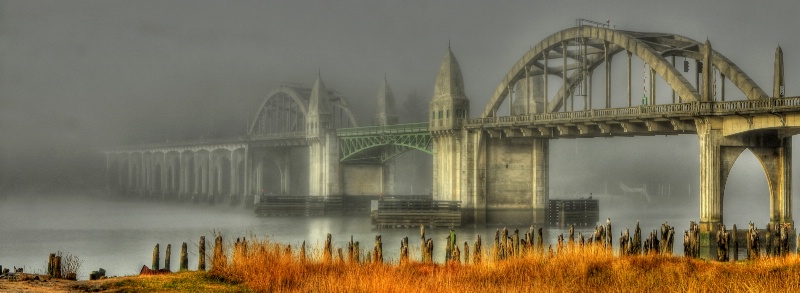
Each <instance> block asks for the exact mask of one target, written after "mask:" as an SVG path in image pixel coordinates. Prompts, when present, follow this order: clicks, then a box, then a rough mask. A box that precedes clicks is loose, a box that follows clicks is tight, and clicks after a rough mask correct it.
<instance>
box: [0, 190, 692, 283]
mask: <svg viewBox="0 0 800 293" xmlns="http://www.w3.org/2000/svg"><path fill="white" fill-rule="evenodd" d="M696 215H697V211H695V210H682V209H673V210H669V209H665V208H663V207H658V206H653V207H647V208H645V206H642V207H641V208H637V209H630V208H624V209H623V208H621V207H619V205H616V204H614V202H603V201H601V212H600V218H601V219H602V220H601V222H602V223H605V218H607V217H611V218H612V230H613V234H614V236H615V249H616V243H617V241H618V240H617V238H618V236H619V233H620V229H623V230H624V229H625V228H628V227H629V228H631V230H632V229H633V227H634V226H635V224H636V221H637V220H639V221H640V222H641V227H642V230H643V236H644V237H646V235H647V233H648V232H649V231H651V230H653V229H656V228H658V227H659V226H660V224H661V223H663V222H664V221H668V222H669V223H670V224H672V225H674V226H676V228H675V230H676V237H675V238H676V243H675V251H676V253H678V254H681V252H682V251H683V245H682V239H683V236H682V231H683V230H685V229H687V227H688V223H689V221H690V220H692V219H694V217H696ZM497 228H502V227H487V228H482V229H474V228H460V229H456V232H457V237H458V241H459V243H462V244H461V245H463V242H464V241H469V242H470V246H473V242H474V241H475V239H476V237H477V235H481V238H483V242H484V246H488V245H489V244H490V243H491V242H492V241H493V238H494V233H495V229H497ZM514 228H518V229H520V234H523V233H524V231H527V229H528V227H509V229H510V230H512V231H513V229H514ZM214 231H219V232H221V233H222V235H223V237H225V241H226V242H229V241H231V240H233V241H235V238H236V237H248V238H250V237H252V236H257V237H259V238H264V237H268V238H269V239H271V240H273V241H277V242H281V243H286V244H291V245H292V246H294V247H298V246H299V245H300V243H301V242H302V241H304V240H305V241H307V245H309V247H315V246H316V247H320V246H322V243H323V242H324V239H325V235H326V234H327V233H331V234H332V235H333V242H334V246H335V247H337V248H338V247H346V245H347V242H348V241H349V239H350V236H351V235H352V236H353V238H354V240H356V241H360V242H361V247H362V248H371V247H372V243H373V242H374V239H375V235H378V234H380V235H382V240H383V243H384V244H383V245H384V257H385V258H387V259H390V260H392V259H394V260H396V259H397V258H398V255H397V254H399V247H400V240H401V239H402V238H403V237H409V243H410V245H411V246H412V247H411V248H412V251H418V247H419V229H418V228H404V229H374V228H372V226H371V225H370V221H369V217H368V215H366V214H364V215H347V216H342V217H310V218H303V217H299V218H298V217H289V218H287V217H284V218H278V217H268V218H259V217H256V216H254V215H253V213H252V210H249V209H244V208H241V207H229V206H226V205H216V206H209V205H207V204H192V203H180V202H166V201H145V200H112V199H109V198H105V197H97V196H95V197H90V196H73V195H69V196H68V195H63V196H57V197H52V196H51V197H37V196H30V195H29V196H26V197H25V198H24V199H23V198H21V197H14V196H8V197H6V198H5V199H4V198H0V265H2V266H3V267H4V268H5V267H9V268H10V267H13V266H16V267H24V268H25V271H27V272H43V271H44V270H45V268H46V262H47V256H48V255H49V253H54V252H59V251H60V252H62V253H70V254H73V255H76V256H78V257H79V258H80V259H81V260H83V266H82V272H81V274H80V275H79V278H80V279H87V278H88V275H89V273H90V272H91V271H93V270H97V269H98V268H101V267H102V268H104V269H106V271H107V274H108V275H116V276H122V275H132V274H137V273H138V272H139V270H140V269H141V267H142V266H143V265H148V266H150V264H151V257H152V253H153V247H154V245H155V244H156V243H159V244H160V247H161V258H162V266H163V259H164V250H165V249H166V245H167V244H172V259H171V263H172V265H171V266H172V269H176V268H177V267H178V258H179V255H180V246H181V244H182V243H183V242H186V243H187V244H188V248H189V252H190V254H189V267H190V268H192V269H196V268H197V247H198V241H199V238H200V236H206V241H207V244H206V249H207V251H208V252H210V251H211V247H212V246H213V236H212V234H213V233H214ZM577 231H578V232H583V233H584V235H587V234H590V233H591V231H593V229H581V230H577ZM448 233H449V229H443V228H441V229H435V228H434V229H426V234H427V235H426V236H427V237H430V238H433V239H434V245H435V249H434V257H435V258H437V259H438V260H439V261H441V260H442V259H443V257H444V243H445V238H446V237H447V235H448ZM545 233H546V235H545V237H546V238H548V239H550V241H549V242H550V243H556V240H555V239H556V237H557V236H558V234H560V233H565V231H562V230H559V229H549V230H548V231H546V232H545ZM631 233H633V232H632V231H631ZM576 237H577V232H576Z"/></svg>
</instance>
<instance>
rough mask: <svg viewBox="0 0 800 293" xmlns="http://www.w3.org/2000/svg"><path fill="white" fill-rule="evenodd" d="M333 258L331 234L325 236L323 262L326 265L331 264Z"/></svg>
mask: <svg viewBox="0 0 800 293" xmlns="http://www.w3.org/2000/svg"><path fill="white" fill-rule="evenodd" d="M332 257H333V247H332V246H331V233H328V235H326V236H325V246H324V248H323V252H322V261H323V262H325V263H330V262H331V258H332Z"/></svg>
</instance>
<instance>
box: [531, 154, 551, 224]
mask: <svg viewBox="0 0 800 293" xmlns="http://www.w3.org/2000/svg"><path fill="white" fill-rule="evenodd" d="M532 150H533V152H532V156H531V159H532V162H531V163H532V164H531V165H532V166H533V172H532V175H533V178H532V180H531V182H532V183H533V186H532V187H533V188H531V189H532V191H533V200H532V202H531V204H532V208H533V215H532V223H533V224H534V225H536V226H538V227H542V226H545V225H546V224H547V204H548V202H549V201H550V193H549V192H550V177H549V174H550V140H548V139H533V148H532Z"/></svg>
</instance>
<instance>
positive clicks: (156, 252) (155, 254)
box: [150, 243, 161, 271]
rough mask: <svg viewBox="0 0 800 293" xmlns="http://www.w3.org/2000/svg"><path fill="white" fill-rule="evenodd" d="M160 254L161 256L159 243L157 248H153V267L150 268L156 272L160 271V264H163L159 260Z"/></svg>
mask: <svg viewBox="0 0 800 293" xmlns="http://www.w3.org/2000/svg"><path fill="white" fill-rule="evenodd" d="M159 254H160V252H159V249H158V243H156V247H153V265H152V266H151V267H150V268H152V269H153V270H155V271H157V270H158V264H159V263H160V262H161V261H160V260H159V259H158V257H159Z"/></svg>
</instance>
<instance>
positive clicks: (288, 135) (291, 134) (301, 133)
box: [250, 131, 306, 140]
mask: <svg viewBox="0 0 800 293" xmlns="http://www.w3.org/2000/svg"><path fill="white" fill-rule="evenodd" d="M305 136H306V132H305V131H295V132H284V133H256V134H251V135H250V139H251V140H266V139H284V138H303V137H305Z"/></svg>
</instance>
